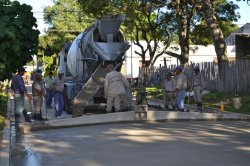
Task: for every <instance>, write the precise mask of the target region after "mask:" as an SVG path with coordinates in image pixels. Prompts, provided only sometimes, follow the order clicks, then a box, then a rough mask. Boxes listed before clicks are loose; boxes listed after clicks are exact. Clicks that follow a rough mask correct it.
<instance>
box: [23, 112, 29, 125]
mask: <svg viewBox="0 0 250 166" xmlns="http://www.w3.org/2000/svg"><path fill="white" fill-rule="evenodd" d="M23 116H24V119H25V122H30V123H31V118H30V117H29V115H28V112H27V110H26V109H24V110H23Z"/></svg>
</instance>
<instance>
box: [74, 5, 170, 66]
mask: <svg viewBox="0 0 250 166" xmlns="http://www.w3.org/2000/svg"><path fill="white" fill-rule="evenodd" d="M78 2H79V3H80V4H81V6H82V8H83V10H84V12H85V13H90V14H91V15H95V16H97V17H100V16H102V15H109V14H116V13H124V14H125V15H126V20H125V22H124V32H125V34H127V36H128V37H129V38H130V39H131V40H133V42H134V44H135V45H137V46H138V47H139V48H140V49H141V51H140V52H135V53H136V54H138V55H139V56H141V58H142V64H144V65H145V64H146V63H145V62H146V60H148V61H149V62H150V63H149V64H151V65H153V64H154V63H155V61H156V60H157V58H158V57H160V56H161V55H163V54H164V53H166V49H167V47H168V46H169V44H170V41H171V34H169V32H170V31H169V30H168V28H171V26H169V25H171V24H168V22H171V21H172V17H171V16H170V15H169V14H168V13H167V12H165V13H164V12H162V10H161V9H162V8H163V7H164V6H165V5H166V3H167V0H114V1H112V2H111V1H108V0H106V1H103V0H95V1H93V0H78ZM142 40H143V41H145V42H146V46H144V45H143V44H142ZM160 45H161V46H163V47H160ZM147 54H148V55H149V59H146V55H147Z"/></svg>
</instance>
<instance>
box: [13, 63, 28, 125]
mask: <svg viewBox="0 0 250 166" xmlns="http://www.w3.org/2000/svg"><path fill="white" fill-rule="evenodd" d="M25 72H26V71H25V69H24V68H23V67H21V68H19V69H18V73H17V74H16V75H14V76H13V77H12V82H11V89H12V90H13V92H14V106H15V120H16V122H17V123H20V114H21V113H23V116H24V119H25V121H26V122H31V120H30V117H29V116H28V114H27V110H26V109H25V108H24V95H25V96H26V97H28V99H29V100H31V96H30V95H29V94H28V93H27V89H26V87H25V85H24V81H23V77H22V76H23V75H24V73H25Z"/></svg>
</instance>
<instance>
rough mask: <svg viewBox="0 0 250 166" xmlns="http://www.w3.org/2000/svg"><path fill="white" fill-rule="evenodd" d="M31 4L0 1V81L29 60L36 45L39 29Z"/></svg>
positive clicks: (35, 49)
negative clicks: (37, 28)
mask: <svg viewBox="0 0 250 166" xmlns="http://www.w3.org/2000/svg"><path fill="white" fill-rule="evenodd" d="M31 9H32V8H31V6H29V5H26V4H22V5H21V4H20V3H19V2H18V1H14V2H11V1H9V0H4V1H1V3H0V15H1V17H0V22H1V25H0V32H1V33H0V62H1V63H3V64H4V65H1V67H0V81H1V80H4V79H9V78H11V77H12V73H15V72H16V70H17V68H19V67H21V66H23V65H25V64H26V63H27V62H28V61H30V60H31V55H33V54H35V53H36V51H37V46H38V35H39V31H38V30H36V29H34V27H36V19H35V18H34V16H33V13H32V12H31Z"/></svg>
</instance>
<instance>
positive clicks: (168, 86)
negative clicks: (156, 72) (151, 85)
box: [164, 72, 176, 111]
mask: <svg viewBox="0 0 250 166" xmlns="http://www.w3.org/2000/svg"><path fill="white" fill-rule="evenodd" d="M175 88H176V81H175V79H174V78H172V74H171V73H170V72H167V73H166V78H165V80H164V92H165V93H164V105H165V110H168V111H171V110H175V107H176V104H175V97H174V96H175ZM169 105H171V107H169Z"/></svg>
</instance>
